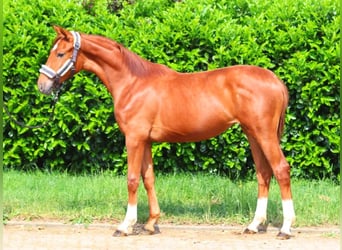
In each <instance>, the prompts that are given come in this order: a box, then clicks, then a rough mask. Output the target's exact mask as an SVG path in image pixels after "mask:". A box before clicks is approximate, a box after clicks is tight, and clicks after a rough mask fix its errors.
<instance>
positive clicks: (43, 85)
mask: <svg viewBox="0 0 342 250" xmlns="http://www.w3.org/2000/svg"><path fill="white" fill-rule="evenodd" d="M38 89H39V91H40V92H41V93H43V94H45V95H50V94H51V93H52V91H53V89H54V80H52V79H49V78H47V77H46V76H44V75H42V74H41V75H40V77H39V79H38Z"/></svg>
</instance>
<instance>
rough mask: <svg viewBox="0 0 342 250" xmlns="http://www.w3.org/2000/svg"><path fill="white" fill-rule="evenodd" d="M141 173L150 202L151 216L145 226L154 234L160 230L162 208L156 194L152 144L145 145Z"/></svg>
mask: <svg viewBox="0 0 342 250" xmlns="http://www.w3.org/2000/svg"><path fill="white" fill-rule="evenodd" d="M141 175H142V178H143V181H144V186H145V189H146V192H147V196H148V204H149V207H150V216H149V219H148V221H147V223H146V225H145V227H144V228H145V230H146V231H147V232H148V233H150V234H154V233H156V232H159V229H158V228H157V226H156V224H157V222H158V219H159V216H160V208H159V204H158V199H157V195H156V191H155V187H154V173H153V160H152V151H151V144H148V145H146V147H145V153H144V160H143V165H142V169H141Z"/></svg>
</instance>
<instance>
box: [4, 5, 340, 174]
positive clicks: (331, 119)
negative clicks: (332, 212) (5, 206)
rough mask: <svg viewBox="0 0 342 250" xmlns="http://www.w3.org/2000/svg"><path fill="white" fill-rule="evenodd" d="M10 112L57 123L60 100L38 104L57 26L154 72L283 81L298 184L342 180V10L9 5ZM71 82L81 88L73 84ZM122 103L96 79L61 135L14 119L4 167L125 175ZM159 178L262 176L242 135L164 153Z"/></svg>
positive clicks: (171, 147)
mask: <svg viewBox="0 0 342 250" xmlns="http://www.w3.org/2000/svg"><path fill="white" fill-rule="evenodd" d="M4 14H5V15H4V41H3V43H4V57H3V72H4V79H5V81H4V101H5V104H6V105H7V106H8V108H9V110H10V111H11V113H13V114H14V115H15V116H16V117H18V118H20V119H21V120H24V121H25V122H26V123H28V124H31V125H32V124H36V123H39V122H43V121H45V120H46V119H47V117H48V114H49V110H50V108H49V103H50V100H51V97H46V96H43V95H41V94H40V93H39V92H38V89H37V87H36V81H37V78H38V69H39V67H40V65H41V64H43V63H45V61H46V58H47V55H48V53H49V49H50V46H51V43H52V40H53V39H54V37H55V34H54V31H53V29H52V28H51V25H52V24H58V25H60V26H63V27H67V28H69V29H73V30H78V31H81V32H84V33H92V34H100V35H103V36H107V37H110V38H112V39H114V40H116V41H118V42H120V43H122V44H124V45H125V46H126V47H128V48H129V49H131V50H132V51H134V52H135V53H137V54H139V55H140V56H142V57H144V58H146V59H148V60H151V61H153V62H158V63H162V64H165V65H168V66H169V67H171V68H173V69H175V70H178V71H182V72H192V71H202V70H208V69H214V68H219V67H225V66H229V65H235V64H253V65H258V66H261V67H265V68H269V69H271V70H273V71H274V72H275V73H276V74H277V75H278V76H279V77H280V78H281V79H282V80H283V81H284V82H285V83H286V85H287V86H288V88H289V92H290V104H289V109H288V112H287V117H286V129H285V133H284V136H283V139H282V146H283V149H284V152H285V155H286V156H287V159H288V160H289V162H290V164H291V165H292V175H293V176H296V177H305V178H322V177H325V178H336V177H337V175H338V174H339V150H340V149H339V136H340V128H339V103H340V96H339V90H340V89H339V88H340V85H339V81H340V75H339V70H340V69H339V57H340V56H339V55H340V48H339V46H338V44H339V39H338V38H339V36H338V34H339V19H340V15H339V8H338V6H337V3H336V1H333V0H324V1H318V2H317V1H313V0H309V1H304V2H303V1H302V2H299V1H294V0H289V1H285V2H277V3H274V2H269V1H263V0H249V1H247V0H233V1H223V0H219V1H217V0H216V1H214V0H200V1H196V0H188V1H172V0H158V1H152V0H145V1H141V0H140V1H123V0H122V1H110V0H107V1H104V0H102V1H91V0H88V1H86V0H84V1H82V2H81V1H67V2H66V1H56V2H49V1H45V0H37V1H34V2H30V3H28V2H27V1H24V0H18V1H12V2H10V1H7V2H6V3H5V4H4ZM71 82H72V83H71ZM112 114H113V105H112V99H111V96H110V95H109V94H108V93H107V91H106V89H105V87H103V85H102V84H101V83H100V81H99V80H98V79H97V77H96V76H94V75H92V74H89V73H83V72H82V73H80V74H78V75H76V76H75V77H74V79H72V81H69V82H68V83H65V90H64V91H63V94H62V96H61V98H60V101H59V102H58V103H57V106H56V114H55V118H54V122H53V124H51V125H50V126H48V127H46V128H43V129H35V130H29V129H26V128H21V127H18V126H16V125H15V124H14V123H13V122H10V120H9V118H8V116H6V115H5V117H4V121H5V123H4V142H3V145H4V165H5V167H6V168H16V169H23V170H28V169H36V168H37V169H44V170H53V169H57V170H68V171H71V172H97V171H101V170H104V169H111V170H113V171H115V172H117V173H124V172H125V171H126V170H125V169H126V151H125V148H124V137H123V135H122V134H121V133H120V131H119V128H118V126H117V124H116V123H115V119H114V117H113V115H112ZM153 154H154V162H155V165H156V169H159V170H160V172H161V171H163V172H177V171H205V172H209V173H218V174H223V175H228V176H230V177H231V178H237V177H245V176H248V175H249V174H250V173H254V171H253V161H252V157H251V154H250V150H249V146H248V142H247V140H246V137H245V136H244V135H243V133H242V132H241V129H240V128H239V127H238V126H234V127H233V128H232V129H230V130H228V131H227V132H225V133H224V134H222V135H220V136H218V137H216V138H213V139H211V140H208V141H203V142H198V143H187V144H168V143H160V144H155V145H154V147H153Z"/></svg>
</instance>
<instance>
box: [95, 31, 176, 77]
mask: <svg viewBox="0 0 342 250" xmlns="http://www.w3.org/2000/svg"><path fill="white" fill-rule="evenodd" d="M89 38H90V40H93V41H97V42H99V41H100V42H101V46H102V47H105V48H107V49H109V50H110V49H113V47H117V48H118V49H119V50H120V51H121V54H122V59H123V64H125V65H126V66H127V68H129V69H130V71H131V72H132V73H133V74H134V75H136V76H140V77H141V76H146V75H151V74H163V73H165V72H166V71H171V69H169V68H168V67H166V66H164V65H161V64H157V63H152V62H150V61H147V60H146V59H143V58H142V57H140V56H139V55H137V54H135V53H134V52H132V51H130V50H129V49H127V48H126V47H124V46H123V45H122V44H120V43H118V42H116V41H114V40H112V39H110V38H106V37H103V36H97V35H90V36H89Z"/></svg>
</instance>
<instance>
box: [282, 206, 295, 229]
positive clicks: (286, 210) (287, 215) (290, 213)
mask: <svg viewBox="0 0 342 250" xmlns="http://www.w3.org/2000/svg"><path fill="white" fill-rule="evenodd" d="M282 204H283V215H284V221H283V226H282V227H281V229H280V232H282V233H285V234H288V235H291V225H292V223H294V221H295V218H296V215H295V211H294V207H293V201H292V200H283V201H282Z"/></svg>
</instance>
